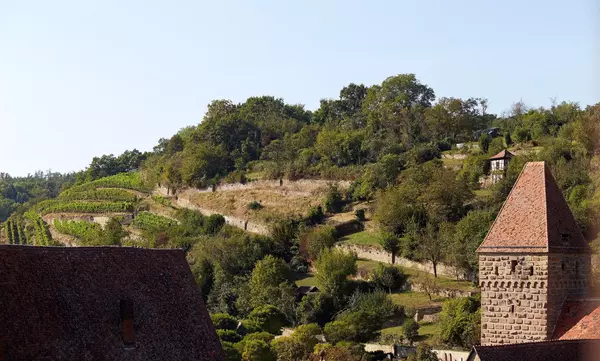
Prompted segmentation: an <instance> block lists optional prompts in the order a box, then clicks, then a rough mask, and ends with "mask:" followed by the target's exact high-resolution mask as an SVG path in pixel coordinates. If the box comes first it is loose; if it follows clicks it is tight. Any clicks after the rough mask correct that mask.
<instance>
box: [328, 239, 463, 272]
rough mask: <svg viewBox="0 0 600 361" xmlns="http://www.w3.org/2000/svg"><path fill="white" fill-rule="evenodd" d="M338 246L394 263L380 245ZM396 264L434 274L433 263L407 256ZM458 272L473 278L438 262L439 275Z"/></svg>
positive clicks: (371, 257) (360, 255)
mask: <svg viewBox="0 0 600 361" xmlns="http://www.w3.org/2000/svg"><path fill="white" fill-rule="evenodd" d="M338 247H340V248H342V249H345V250H348V251H352V252H354V253H356V255H357V256H358V258H363V259H368V260H372V261H377V262H384V263H390V264H391V263H392V256H391V255H390V254H389V253H388V252H386V251H384V250H383V249H381V248H378V247H374V246H363V245H356V244H347V243H341V244H338ZM395 264H397V265H399V266H403V267H408V268H413V269H417V270H419V271H422V272H427V273H431V274H433V266H432V265H431V263H427V264H423V263H420V262H415V261H411V260H409V259H407V258H403V257H396V263H395ZM457 272H458V273H459V275H460V277H459V278H460V279H463V280H470V279H471V275H469V274H465V273H464V272H462V271H457V270H456V268H454V267H452V266H448V265H445V264H438V266H437V274H438V275H442V276H448V277H453V278H454V277H456V273H457Z"/></svg>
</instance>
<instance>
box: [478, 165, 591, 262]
mask: <svg viewBox="0 0 600 361" xmlns="http://www.w3.org/2000/svg"><path fill="white" fill-rule="evenodd" d="M477 251H478V252H519V253H524V252H525V253H538V252H539V253H546V252H590V248H589V247H588V245H587V243H586V241H585V240H584V238H583V235H582V234H581V231H580V230H579V228H578V226H577V223H576V222H575V218H574V217H573V214H572V213H571V210H570V209H569V206H568V205H567V202H566V201H565V199H564V197H563V195H562V192H561V191H560V189H559V188H558V185H557V184H556V181H555V180H554V178H553V177H552V174H551V173H550V170H549V169H548V167H546V165H545V163H544V162H529V163H527V164H526V165H525V167H524V168H523V170H522V171H521V174H520V175H519V178H518V179H517V181H516V183H515V185H514V187H513V189H512V190H511V192H510V194H509V195H508V198H507V199H506V201H505V202H504V205H503V206H502V209H501V210H500V213H499V214H498V216H497V217H496V220H495V221H494V224H493V225H492V227H491V228H490V231H489V232H488V234H487V236H486V237H485V239H484V241H483V243H482V244H481V245H480V246H479V248H478V249H477Z"/></svg>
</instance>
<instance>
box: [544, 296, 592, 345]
mask: <svg viewBox="0 0 600 361" xmlns="http://www.w3.org/2000/svg"><path fill="white" fill-rule="evenodd" d="M552 338H554V339H561V340H574V339H600V298H579V299H575V298H571V299H567V301H565V303H564V304H563V308H562V311H561V314H560V317H559V318H558V322H557V323H556V327H555V328H554V335H553V337H552ZM599 356H600V355H599Z"/></svg>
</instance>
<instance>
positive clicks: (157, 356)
mask: <svg viewBox="0 0 600 361" xmlns="http://www.w3.org/2000/svg"><path fill="white" fill-rule="evenodd" d="M124 302H126V303H127V304H129V305H130V306H127V310H130V311H125V312H127V313H126V315H125V316H122V312H123V304H124ZM131 311H132V312H133V317H132V320H133V337H134V344H133V347H124V343H123V334H122V331H121V330H122V327H124V326H123V324H122V317H127V314H128V313H129V312H131ZM0 325H1V326H0V360H11V361H12V360H111V361H120V360H200V361H208V360H211V361H212V360H223V354H222V350H221V345H220V342H219V339H218V338H217V336H216V332H215V329H214V327H213V325H212V322H211V320H210V317H209V315H208V312H207V310H206V308H205V305H204V302H203V299H202V295H201V293H200V290H199V289H198V287H197V286H196V284H195V281H194V278H193V276H192V273H191V271H190V268H189V266H188V264H187V263H186V260H185V256H184V253H183V251H180V250H151V249H139V248H125V247H123V248H120V247H89V248H88V247H81V248H68V247H33V246H15V245H0Z"/></svg>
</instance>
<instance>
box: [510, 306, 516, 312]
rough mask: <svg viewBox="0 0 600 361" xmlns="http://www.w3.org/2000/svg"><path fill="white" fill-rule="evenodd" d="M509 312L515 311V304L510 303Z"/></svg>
mask: <svg viewBox="0 0 600 361" xmlns="http://www.w3.org/2000/svg"><path fill="white" fill-rule="evenodd" d="M510 313H515V305H510Z"/></svg>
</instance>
